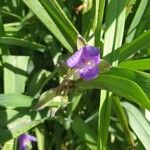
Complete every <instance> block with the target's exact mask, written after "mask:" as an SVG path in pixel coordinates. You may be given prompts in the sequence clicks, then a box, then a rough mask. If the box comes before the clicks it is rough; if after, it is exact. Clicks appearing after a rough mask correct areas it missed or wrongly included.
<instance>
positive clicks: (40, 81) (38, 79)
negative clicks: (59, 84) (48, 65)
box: [27, 69, 53, 96]
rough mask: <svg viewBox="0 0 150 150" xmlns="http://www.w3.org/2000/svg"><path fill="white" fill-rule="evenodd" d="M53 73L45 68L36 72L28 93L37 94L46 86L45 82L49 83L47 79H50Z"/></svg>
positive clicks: (28, 87)
mask: <svg viewBox="0 0 150 150" xmlns="http://www.w3.org/2000/svg"><path fill="white" fill-rule="evenodd" d="M52 75H53V73H51V72H49V71H47V70H44V69H42V70H40V71H37V72H35V73H34V75H33V76H32V79H31V80H30V82H29V84H28V86H27V94H28V95H30V96H37V95H38V94H39V93H40V91H41V90H42V88H43V87H44V85H45V82H46V83H47V80H49V79H50V78H51V77H52Z"/></svg>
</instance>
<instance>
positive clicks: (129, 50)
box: [105, 31, 150, 62]
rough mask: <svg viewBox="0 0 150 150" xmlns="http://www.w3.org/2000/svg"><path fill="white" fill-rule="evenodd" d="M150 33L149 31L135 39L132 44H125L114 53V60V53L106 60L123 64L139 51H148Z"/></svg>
mask: <svg viewBox="0 0 150 150" xmlns="http://www.w3.org/2000/svg"><path fill="white" fill-rule="evenodd" d="M149 41H150V31H147V32H145V33H143V34H142V35H140V36H139V37H137V38H136V39H134V40H133V41H132V42H131V43H129V44H125V45H124V46H122V47H121V48H119V49H117V50H115V51H114V53H113V59H112V53H109V54H108V55H107V56H106V57H105V59H106V60H108V61H109V60H111V59H112V60H113V61H116V60H119V61H120V62H122V61H123V60H124V59H126V58H128V57H129V56H131V55H133V54H135V53H136V52H138V51H142V50H146V48H147V49H148V48H149V47H150V42H149Z"/></svg>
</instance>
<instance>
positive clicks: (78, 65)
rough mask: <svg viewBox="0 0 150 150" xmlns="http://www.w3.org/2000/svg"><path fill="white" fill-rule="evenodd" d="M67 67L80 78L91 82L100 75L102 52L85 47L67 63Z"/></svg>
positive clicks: (91, 47) (94, 48)
mask: <svg viewBox="0 0 150 150" xmlns="http://www.w3.org/2000/svg"><path fill="white" fill-rule="evenodd" d="M66 63H67V65H68V66H69V67H70V68H73V69H74V70H75V73H77V74H79V76H80V78H83V79H85V80H91V79H94V78H96V77H97V76H98V74H99V66H98V65H99V64H100V50H99V49H98V48H96V47H93V46H89V45H85V46H83V47H81V48H80V49H79V50H78V51H77V52H75V53H74V54H73V55H72V56H71V57H70V58H69V59H68V60H67V61H66Z"/></svg>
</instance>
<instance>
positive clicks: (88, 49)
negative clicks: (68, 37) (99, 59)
mask: <svg viewBox="0 0 150 150" xmlns="http://www.w3.org/2000/svg"><path fill="white" fill-rule="evenodd" d="M83 48H84V51H85V54H86V55H89V56H97V55H99V52H100V51H99V49H98V48H96V47H93V46H89V45H86V46H85V47H83Z"/></svg>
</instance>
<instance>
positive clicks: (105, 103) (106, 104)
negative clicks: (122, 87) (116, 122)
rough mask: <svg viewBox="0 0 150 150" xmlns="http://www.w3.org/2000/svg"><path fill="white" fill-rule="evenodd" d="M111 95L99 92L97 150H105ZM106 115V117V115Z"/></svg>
mask: <svg viewBox="0 0 150 150" xmlns="http://www.w3.org/2000/svg"><path fill="white" fill-rule="evenodd" d="M110 94H111V93H108V92H106V91H104V90H101V99H100V106H99V114H98V142H97V149H98V150H106V147H107V140H108V128H109V124H110V116H111V108H112V100H111V97H109V95H110ZM106 113H107V115H106Z"/></svg>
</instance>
